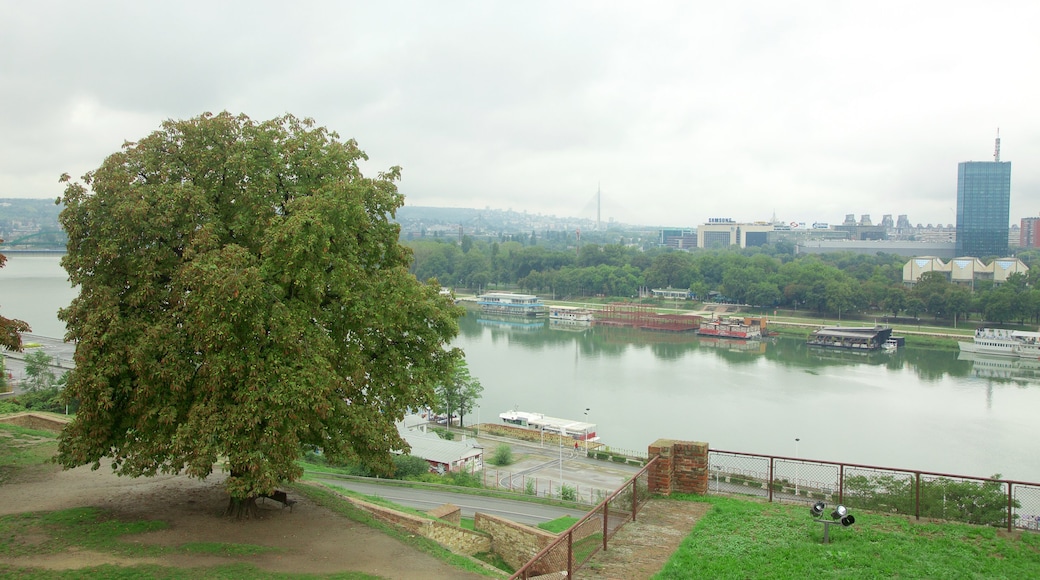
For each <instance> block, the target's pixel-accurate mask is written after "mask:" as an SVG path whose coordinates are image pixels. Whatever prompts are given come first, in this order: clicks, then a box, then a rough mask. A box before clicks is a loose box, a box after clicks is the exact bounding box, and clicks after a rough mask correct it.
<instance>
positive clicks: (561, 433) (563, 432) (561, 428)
mask: <svg viewBox="0 0 1040 580" xmlns="http://www.w3.org/2000/svg"><path fill="white" fill-rule="evenodd" d="M566 432H567V430H566V429H564V428H563V425H560V436H559V437H558V440H559V442H560V497H561V498H562V497H563V435H564V434H565V433H566Z"/></svg>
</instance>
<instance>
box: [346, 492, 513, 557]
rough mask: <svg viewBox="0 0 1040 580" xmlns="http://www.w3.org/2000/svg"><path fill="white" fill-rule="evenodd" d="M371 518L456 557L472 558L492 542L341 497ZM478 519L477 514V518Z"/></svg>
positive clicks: (476, 533)
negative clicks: (432, 543) (421, 537)
mask: <svg viewBox="0 0 1040 580" xmlns="http://www.w3.org/2000/svg"><path fill="white" fill-rule="evenodd" d="M340 497H342V498H343V499H346V500H347V501H349V502H350V503H352V504H354V505H355V506H357V507H358V508H360V509H363V510H365V511H366V512H368V513H370V514H372V516H373V517H375V518H377V519H379V520H380V521H382V522H385V523H387V524H390V525H392V526H394V527H397V528H400V529H403V530H406V531H408V532H411V533H413V534H417V535H420V536H423V537H426V538H429V539H431V540H433V541H435V542H437V543H438V544H440V545H442V546H444V547H445V548H448V549H449V550H451V551H452V552H455V553H456V554H463V555H466V556H472V555H473V554H478V553H480V552H490V551H491V541H492V538H491V537H490V536H488V535H487V534H484V533H482V532H479V531H473V530H467V529H465V528H460V527H458V526H454V525H451V524H448V523H445V522H441V521H436V520H428V519H426V518H421V517H419V516H413V515H411V514H406V513H402V512H398V511H395V510H392V509H390V508H385V507H382V506H378V505H375V504H372V503H368V502H367V501H363V500H359V499H355V498H350V497H346V496H340ZM478 515H479V514H478Z"/></svg>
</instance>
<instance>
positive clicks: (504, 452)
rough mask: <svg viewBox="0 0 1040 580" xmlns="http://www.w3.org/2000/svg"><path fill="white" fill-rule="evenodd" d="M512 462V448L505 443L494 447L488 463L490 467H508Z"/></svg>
mask: <svg viewBox="0 0 1040 580" xmlns="http://www.w3.org/2000/svg"><path fill="white" fill-rule="evenodd" d="M512 462H513V448H512V447H510V446H509V445H506V444H505V443H502V444H501V445H499V446H498V447H495V452H494V454H492V455H491V459H490V460H488V463H491V464H492V465H509V464H511V463H512Z"/></svg>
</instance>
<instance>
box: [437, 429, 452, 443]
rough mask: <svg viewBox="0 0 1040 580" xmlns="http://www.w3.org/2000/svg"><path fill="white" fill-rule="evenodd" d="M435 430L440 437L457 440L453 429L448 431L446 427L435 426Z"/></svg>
mask: <svg viewBox="0 0 1040 580" xmlns="http://www.w3.org/2000/svg"><path fill="white" fill-rule="evenodd" d="M433 432H434V433H436V434H437V436H438V437H440V438H441V439H444V440H446V441H454V440H455V434H454V433H452V432H451V431H448V430H447V429H445V428H444V427H434V428H433Z"/></svg>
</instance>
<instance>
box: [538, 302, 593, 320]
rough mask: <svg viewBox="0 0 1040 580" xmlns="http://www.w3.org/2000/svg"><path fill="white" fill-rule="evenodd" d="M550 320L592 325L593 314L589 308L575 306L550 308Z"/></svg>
mask: <svg viewBox="0 0 1040 580" xmlns="http://www.w3.org/2000/svg"><path fill="white" fill-rule="evenodd" d="M549 320H558V321H563V322H574V323H584V324H592V320H593V314H592V311H591V310H589V309H588V308H577V307H574V306H550V307H549Z"/></svg>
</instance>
